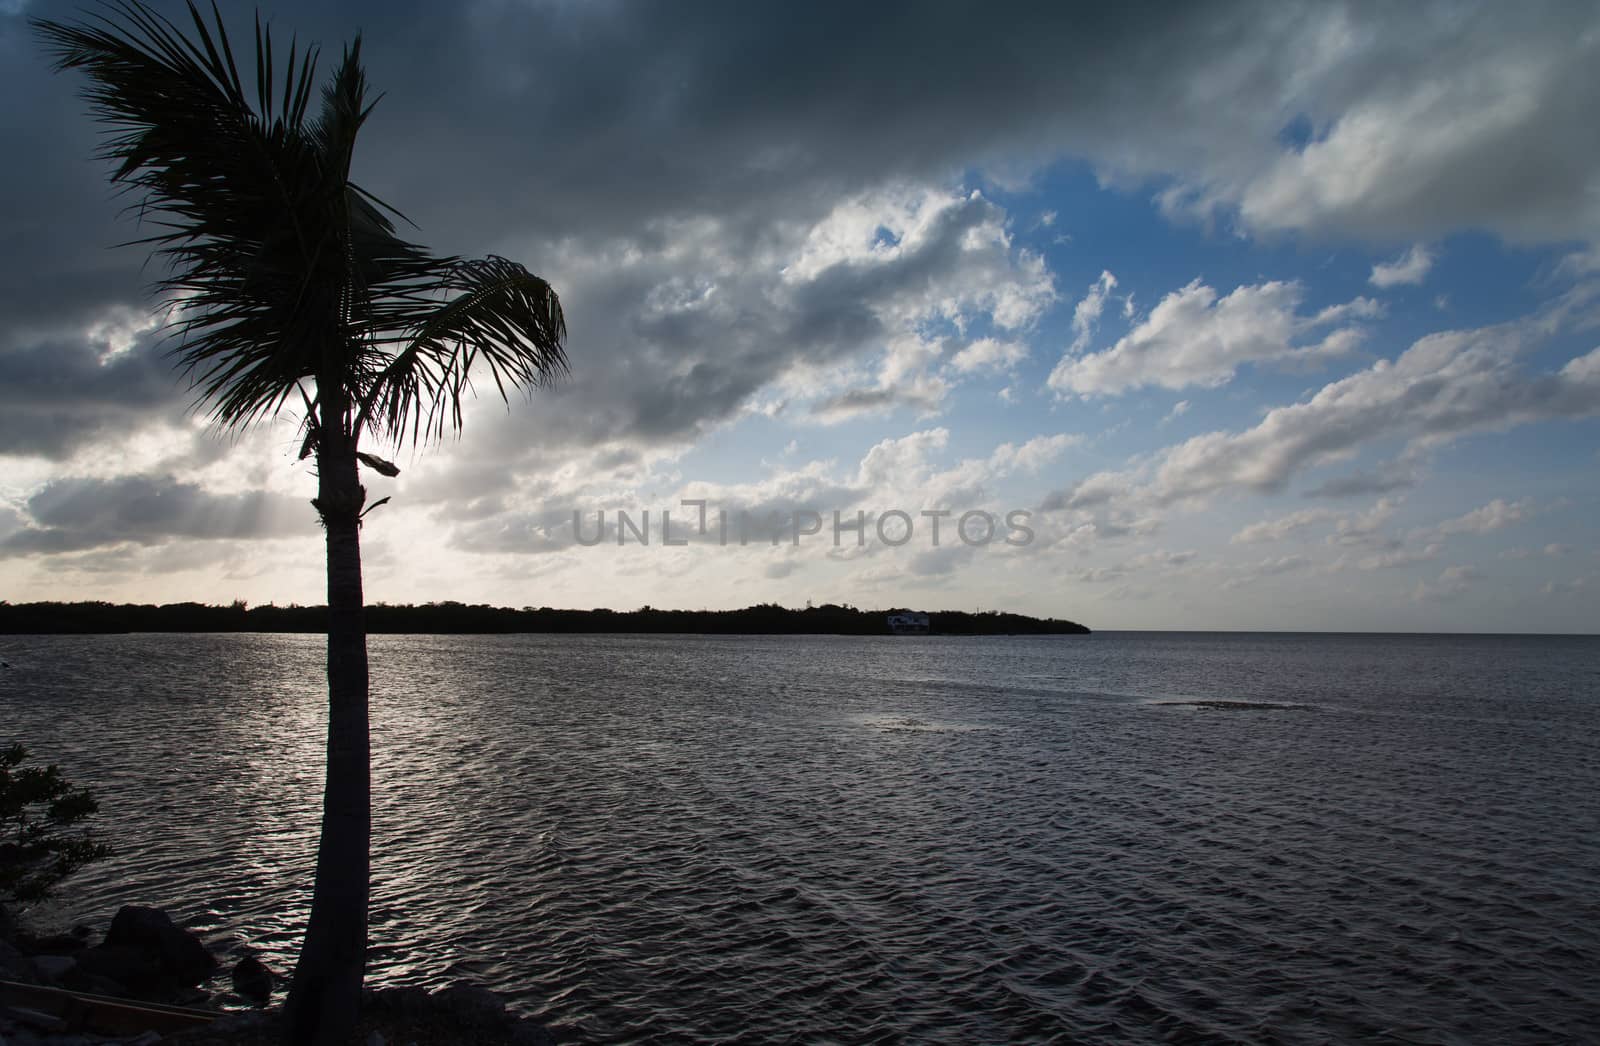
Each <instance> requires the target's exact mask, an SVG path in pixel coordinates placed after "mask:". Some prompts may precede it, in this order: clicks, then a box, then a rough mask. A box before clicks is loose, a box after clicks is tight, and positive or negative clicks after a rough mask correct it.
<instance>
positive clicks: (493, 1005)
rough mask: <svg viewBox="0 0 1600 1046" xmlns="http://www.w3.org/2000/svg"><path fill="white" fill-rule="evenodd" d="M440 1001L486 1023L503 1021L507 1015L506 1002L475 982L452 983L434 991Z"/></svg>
mask: <svg viewBox="0 0 1600 1046" xmlns="http://www.w3.org/2000/svg"><path fill="white" fill-rule="evenodd" d="M433 997H434V998H435V999H436V1000H438V1002H439V1003H440V1004H441V1005H443V1006H445V1007H446V1008H448V1009H450V1010H451V1011H453V1012H455V1013H459V1014H461V1015H462V1016H463V1017H469V1018H473V1019H476V1020H479V1021H483V1022H485V1023H488V1022H494V1021H501V1020H504V1019H505V1017H506V1003H505V1000H504V999H502V998H500V996H498V995H496V994H495V993H494V992H492V991H490V990H489V989H487V988H480V987H478V986H476V985H473V984H452V985H451V986H450V987H448V988H445V989H442V990H440V991H437V992H434V993H433Z"/></svg>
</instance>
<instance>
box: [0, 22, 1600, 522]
mask: <svg viewBox="0 0 1600 1046" xmlns="http://www.w3.org/2000/svg"><path fill="white" fill-rule="evenodd" d="M162 6H163V7H164V9H167V10H172V11H179V10H181V8H178V7H177V6H176V5H171V4H163V5H162ZM25 10H26V13H27V14H29V15H37V16H45V17H54V18H66V19H71V18H74V17H78V16H79V9H78V4H77V3H75V2H67V0H64V2H61V3H33V4H29V5H26V8H25ZM267 13H268V14H269V15H270V16H271V17H272V19H273V21H274V22H275V24H276V25H277V26H278V27H279V31H280V32H282V33H284V34H285V35H287V34H288V33H289V32H291V31H292V32H297V33H298V34H299V36H300V38H301V39H302V40H306V39H313V40H318V41H320V42H321V43H322V44H323V45H324V47H325V48H326V49H327V51H326V53H325V55H324V63H323V68H324V70H326V69H327V68H328V66H329V65H330V64H331V61H332V59H333V56H334V55H336V53H337V49H338V46H339V44H340V42H341V41H343V40H346V39H348V38H349V37H351V36H352V35H353V34H354V33H355V32H356V31H357V30H358V29H359V30H362V31H364V32H365V38H366V49H365V51H364V55H365V56H366V58H367V60H368V65H369V71H370V74H371V78H372V81H373V83H374V84H375V85H376V87H377V88H378V89H380V90H384V91H386V92H387V94H386V96H385V97H384V99H383V100H382V102H381V103H380V104H379V107H378V109H377V111H376V113H375V114H374V116H373V118H372V121H371V123H370V124H369V128H368V130H367V132H365V135H364V139H363V143H362V147H361V149H360V151H359V153H358V156H357V164H356V169H357V176H358V178H359V179H360V180H361V181H362V182H363V183H364V184H365V185H367V187H369V188H371V189H373V190H375V191H377V192H378V193H379V194H380V195H381V196H383V197H384V198H386V199H388V200H390V201H391V202H392V203H394V204H396V205H398V206H399V207H401V208H402V209H403V210H404V211H406V212H407V213H408V214H409V215H410V216H411V217H413V218H414V219H416V220H417V221H418V223H419V224H420V225H421V227H422V228H421V232H420V233H419V234H418V235H419V236H420V237H421V238H422V239H423V240H424V241H425V242H429V243H431V244H433V245H434V246H436V247H437V248H439V249H441V250H446V251H460V252H464V253H472V254H480V253H483V252H485V251H488V250H497V251H500V252H502V253H507V254H511V255H512V256H514V257H516V258H517V259H518V260H520V261H525V262H526V263H528V264H529V265H530V267H532V268H534V269H535V270H536V271H539V272H541V273H542V274H543V275H546V276H548V277H550V278H551V279H552V280H553V281H554V282H555V283H556V285H557V287H558V289H560V290H561V292H562V294H563V297H564V300H565V301H566V302H567V304H568V307H569V314H570V318H571V324H572V342H571V348H572V357H573V362H574V378H573V380H572V381H571V382H570V383H569V384H567V385H566V386H565V387H562V388H559V389H557V390H556V391H555V392H553V393H548V394H547V393H541V394H540V395H539V397H538V399H537V402H536V404H535V405H534V408H533V409H531V410H529V409H524V408H519V409H518V410H516V411H515V412H514V413H513V414H512V415H511V416H510V417H509V418H502V419H500V420H498V421H496V422H495V423H493V424H492V425H490V426H488V428H490V429H491V430H492V431H491V432H486V433H481V434H478V435H474V437H473V441H474V443H475V445H476V447H477V448H478V452H479V453H481V454H484V455H485V456H486V457H493V458H495V459H497V460H499V461H502V462H511V463H515V462H518V461H520V460H521V458H522V457H523V456H524V455H525V454H526V453H527V450H528V448H529V447H540V448H543V449H545V450H554V451H556V452H559V450H560V448H561V447H563V446H567V445H570V444H580V445H594V444H600V443H607V442H613V441H615V442H631V443H633V444H635V445H642V444H646V443H651V442H658V443H659V442H675V443H678V444H682V443H684V442H687V441H689V440H691V439H694V438H696V437H698V436H701V435H703V434H704V433H705V432H707V431H710V430H711V429H713V428H714V427H715V426H716V425H717V424H718V423H719V422H722V421H725V420H726V419H728V418H731V417H734V416H737V414H738V412H739V411H740V410H742V409H744V408H746V407H748V406H749V404H750V403H751V402H752V399H753V398H754V397H755V396H756V395H757V394H758V393H759V392H760V391H761V390H762V389H763V388H765V387H767V386H768V385H770V384H771V383H772V382H773V381H775V380H776V379H777V378H779V377H781V376H782V375H784V374H785V373H787V372H789V371H790V370H791V369H792V368H793V367H794V366H795V365H797V364H801V365H808V366H820V365H826V364H830V363H836V362H841V361H849V360H851V359H853V358H856V357H859V356H861V355H863V354H865V353H870V352H873V351H876V350H878V349H880V348H881V347H882V342H883V340H884V338H885V336H886V334H887V333H888V330H887V321H886V319H885V316H886V309H887V308H888V307H889V306H892V305H893V304H895V303H896V302H898V301H901V300H902V299H904V298H906V297H908V296H914V295H915V294H916V293H917V288H919V287H926V286H927V284H928V282H929V281H930V280H937V279H951V280H956V279H959V278H961V277H962V276H963V275H969V274H968V273H966V271H965V270H964V269H962V268H961V266H963V265H965V264H966V263H967V262H968V261H969V259H966V258H963V257H962V256H961V254H960V252H959V251H957V250H956V245H957V244H958V243H959V240H958V239H956V238H954V236H953V233H954V231H956V230H958V229H959V228H962V227H963V226H962V225H961V223H962V222H965V223H967V224H966V226H965V227H966V228H970V227H971V222H973V221H976V220H978V217H979V215H978V213H977V212H979V211H980V210H981V209H982V208H983V207H986V206H990V205H986V204H982V203H981V202H973V203H971V204H970V205H968V206H966V207H964V208H956V209H953V210H952V212H951V213H950V214H949V215H947V216H946V217H947V218H948V220H949V221H950V222H952V223H953V225H952V229H951V232H952V235H951V236H944V237H935V238H934V239H933V240H932V241H931V242H930V243H929V244H928V245H926V246H925V248H924V249H923V250H922V251H920V252H913V253H912V254H910V255H908V256H907V257H905V258H903V259H900V260H899V261H897V262H896V263H895V264H894V265H892V266H882V267H874V268H870V269H867V268H860V267H856V266H851V265H840V266H837V267H836V268H835V269H834V270H833V271H825V272H823V273H821V274H820V275H819V277H818V278H817V279H814V280H811V281H808V282H801V283H800V284H797V285H793V286H788V285H781V284H780V283H779V282H777V280H778V274H777V270H779V269H781V267H782V266H784V265H786V264H788V263H790V262H791V261H792V260H793V256H794V252H795V250H796V249H797V247H798V246H799V245H800V244H801V243H802V241H803V240H804V237H805V233H806V230H807V229H809V228H810V227H811V226H812V225H814V224H815V223H816V222H817V221H819V220H820V219H821V218H823V217H824V216H825V215H827V214H828V213H829V212H830V210H831V209H832V208H833V207H834V206H835V205H837V204H838V203H839V201H841V200H842V199H846V198H848V197H850V196H852V195H853V194H858V193H862V192H868V191H871V190H875V189H877V188H880V187H882V186H885V185H890V184H895V183H905V184H912V185H948V184H951V183H952V182H953V181H954V180H955V179H957V178H965V179H967V180H969V181H971V180H973V179H976V180H977V181H978V182H980V183H981V182H982V181H983V180H984V179H985V178H991V177H992V178H998V179H1004V180H1008V181H1011V182H1015V181H1018V180H1022V179H1025V178H1026V177H1027V176H1028V175H1030V174H1031V173H1033V172H1034V171H1036V170H1038V169H1039V168H1040V167H1041V166H1043V165H1046V164H1048V163H1050V162H1053V161H1055V160H1057V159H1061V158H1068V157H1071V158H1079V159H1083V160H1086V161H1087V162H1089V163H1090V164H1091V165H1093V166H1094V167H1095V168H1096V170H1098V171H1100V172H1101V173H1102V174H1103V175H1104V176H1105V177H1106V178H1108V179H1110V180H1112V181H1114V182H1115V183H1117V184H1120V185H1123V186H1127V187H1132V188H1136V189H1137V191H1139V192H1142V193H1151V192H1161V193H1162V197H1161V199H1162V205H1163V206H1164V207H1166V208H1167V209H1168V210H1169V211H1170V212H1171V213H1173V214H1175V215H1180V216H1184V217H1191V218H1197V219H1210V218H1215V217H1219V216H1220V217H1221V219H1222V220H1223V221H1224V222H1225V223H1229V224H1235V225H1237V226H1238V227H1239V228H1240V229H1241V230H1242V231H1244V232H1247V233H1277V232H1294V231H1309V232H1311V233H1314V234H1332V235H1335V236H1355V237H1371V238H1375V239H1378V240H1382V241H1384V242H1393V241H1395V240H1396V239H1397V238H1416V237H1428V236H1433V235H1438V234H1443V233H1447V232H1449V231H1452V230H1454V229H1457V228H1463V227H1465V228H1481V229H1486V230H1489V231H1490V232H1493V233H1496V234H1499V235H1502V236H1506V237H1510V238H1517V239H1540V238H1543V239H1572V238H1578V239H1593V238H1594V237H1595V236H1596V235H1597V233H1600V181H1597V179H1600V175H1597V174H1596V172H1600V138H1597V137H1596V136H1595V135H1594V134H1593V133H1592V115H1591V114H1592V113H1593V112H1594V111H1596V109H1597V108H1600V78H1597V77H1594V76H1593V74H1592V70H1593V68H1594V65H1595V58H1596V57H1597V56H1596V49H1597V48H1600V32H1597V31H1596V27H1597V24H1600V11H1597V9H1596V8H1595V7H1593V5H1586V4H1577V3H1573V4H1521V5H1510V4H1498V3H1484V4H1478V5H1468V4H1458V3H1444V4H1441V3H1417V4H1407V5H1391V4H1371V5H1369V4H1362V3H1345V4H1338V3H1329V4H1324V3H1309V2H1308V3H1303V4H1296V3H1287V2H1285V3H1279V2H1270V3H1269V2H1265V0H1251V2H1215V3H1205V4H1170V3H1143V4H1140V3H1119V4H1104V5H1101V6H1100V7H1098V8H1091V7H1087V6H1085V5H1074V4H1061V3H1039V4H1003V3H989V4H983V5H973V4H954V3H937V2H933V3H930V2H915V3H913V2H902V3H889V2H885V3H874V4H866V5H861V4H845V3H829V2H815V3H808V4H792V5H772V4H753V3H745V2H731V0H730V2H724V3H695V4H688V3H681V4H680V3H671V4H644V3H640V4H632V3H625V2H620V0H610V2H595V3H585V4H571V3H539V2H527V3H512V2H504V0H484V2H478V3H464V4H439V3H425V2H421V0H415V2H396V3H384V4H377V3H375V2H372V3H350V4H326V3H310V2H293V3H282V4H273V5H272V6H271V8H270V10H269V11H268V12H267ZM230 17H231V18H232V19H233V24H234V25H235V26H236V28H237V29H238V30H239V31H240V32H242V33H247V31H248V17H247V13H246V11H245V10H244V9H243V7H242V6H240V7H236V8H232V9H231V10H230ZM81 86H82V85H81V82H80V79H78V78H76V77H74V76H72V75H64V76H58V75H54V74H52V73H51V72H50V71H49V70H48V68H47V65H46V63H45V61H44V60H43V58H42V56H41V55H40V53H39V49H38V47H37V43H36V41H34V40H33V39H32V38H31V37H30V36H29V35H28V33H27V30H26V27H25V25H24V22H23V20H22V19H21V18H20V17H17V16H15V15H0V92H3V94H4V96H5V97H7V98H8V99H13V100H14V99H23V100H25V104H20V105H19V104H9V105H7V106H5V107H3V108H0V136H3V140H4V142H5V143H6V145H7V150H8V153H9V155H10V156H11V157H12V161H11V163H10V165H9V166H8V167H6V168H5V169H4V171H3V172H0V178H3V179H4V182H5V185H4V189H5V191H4V192H0V237H3V239H0V389H4V388H6V387H7V386H8V385H11V384H16V385H17V387H18V388H24V387H25V388H27V389H28V390H29V392H28V393H27V395H26V396H25V397H24V396H21V395H17V396H13V399H12V402H13V403H20V402H21V401H22V400H23V399H26V407H25V409H24V410H23V415H24V416H23V417H22V420H21V421H18V420H15V418H14V417H8V418H6V419H4V420H0V453H4V452H7V451H10V452H13V453H15V452H18V451H26V452H32V453H45V454H51V455H60V454H62V453H65V452H67V451H68V450H70V449H71V448H72V447H74V446H82V445H84V444H85V443H87V442H88V441H89V440H92V439H97V438H104V436H105V435H106V434H110V433H115V432H118V431H121V430H122V429H125V428H127V427H129V426H132V425H135V424H137V422H138V421H139V419H140V418H142V417H146V416H149V415H150V414H151V413H154V412H157V411H160V410H163V409H168V406H169V401H168V400H167V399H165V398H163V397H162V396H161V395H160V394H158V392H157V391H156V388H157V382H156V375H155V373H154V371H155V369H156V368H155V363H154V357H148V356H142V357H141V358H140V359H139V360H138V361H137V369H136V371H135V370H130V371H129V372H128V373H129V375H130V380H129V381H128V383H127V385H126V396H125V397H123V396H117V395H116V394H115V386H114V385H113V384H112V383H110V382H108V381H107V380H106V375H103V374H100V373H99V372H97V371H92V370H91V369H90V367H89V365H88V362H87V361H88V360H90V359H92V358H94V357H95V356H96V355H97V354H96V353H94V352H92V351H87V350H84V351H80V349H79V348H75V347H71V346H68V347H64V348H63V347H60V346H61V341H62V337H63V335H61V333H60V332H62V331H68V332H71V331H74V330H76V331H81V330H83V329H86V327H87V325H88V324H89V323H90V322H92V320H93V318H94V317H95V316H96V315H98V314H99V313H100V312H103V311H104V310H105V309H106V308H107V307H108V306H111V305H115V304H119V303H120V304H139V303H140V302H141V300H142V299H141V288H142V287H143V286H144V285H145V284H146V283H147V282H148V280H149V278H150V277H151V276H153V275H154V273H148V272H147V273H141V271H140V265H141V263H142V262H143V260H144V258H143V254H142V252H141V250H139V249H137V248H124V249H120V250H108V249H106V248H107V245H110V244H113V243H116V242H119V241H122V240H127V239H131V238H133V237H134V236H135V235H137V234H138V232H137V229H136V228H135V227H134V226H133V225H132V224H131V223H129V222H127V221H121V222H117V221H114V220H113V216H114V214H115V213H116V210H117V208H118V206H119V204H118V202H117V201H116V200H114V199H112V198H111V195H110V192H109V190H108V189H107V187H106V185H105V182H104V176H105V173H106V172H105V168H104V165H103V164H101V163H98V162H96V161H93V160H91V159H90V158H89V157H90V154H91V152H92V151H93V148H94V136H95V129H94V126H93V124H92V123H91V122H90V120H89V119H88V118H87V117H86V116H85V114H84V111H83V105H82V103H81V101H79V100H78V99H77V98H76V97H75V93H76V91H77V90H78V89H80V88H81ZM1286 129H1298V130H1297V131H1296V133H1294V134H1286V133H1285V131H1286ZM1424 146H1425V147H1424ZM697 223H699V224H697ZM696 237H698V242H690V243H687V244H686V242H685V241H689V240H694V239H695V238H696ZM607 252H615V255H616V257H618V258H619V259H620V258H623V257H627V258H629V259H632V260H631V261H628V262H627V263H626V264H623V263H621V262H619V263H618V264H616V265H603V266H597V265H594V264H593V263H592V262H591V261H588V260H589V259H593V258H596V257H601V256H609V255H608V254H607ZM707 272H709V273H711V274H712V276H711V277H708V279H709V280H710V281H711V282H714V283H715V284H716V288H717V294H716V296H715V298H714V299H713V303H712V306H710V307H707V308H704V309H698V308H688V307H677V306H663V305H662V304H661V303H660V302H659V301H658V300H657V297H658V296H659V292H661V290H662V289H663V288H669V289H670V288H672V287H674V286H676V282H677V281H686V282H688V283H690V284H693V283H694V282H695V281H696V280H697V279H699V278H700V277H701V276H702V275H703V274H704V273H707ZM941 274H942V275H941ZM985 275H986V276H987V277H988V278H991V279H992V278H1003V277H1004V275H1005V274H1004V273H998V276H997V273H996V271H995V270H994V268H993V266H992V265H991V267H990V269H989V270H987V271H986V273H985ZM653 295H656V296H657V297H653ZM41 330H49V331H51V332H54V333H52V334H50V335H49V336H48V337H47V336H45V335H42V334H40V333H39V331H41ZM47 342H48V343H50V344H51V345H55V346H56V348H47V347H46V343H47ZM86 353H87V354H86ZM52 355H53V356H54V358H55V359H57V360H58V361H59V366H60V368H61V369H60V372H59V375H60V379H61V380H60V381H59V382H55V383H52V382H50V381H48V380H45V379H44V376H43V372H42V371H41V370H40V369H39V368H40V367H41V366H43V365H45V364H46V363H47V362H48V360H49V359H50V358H51V357H52ZM134 366H135V364H134V362H129V363H126V364H125V363H122V362H121V361H115V362H114V364H113V367H115V368H123V367H129V368H133V367H134ZM85 383H87V387H91V388H92V389H99V390H103V391H104V396H103V397H100V398H97V396H99V395H100V394H99V393H96V392H92V391H91V392H90V393H89V394H88V395H85V394H84V391H83V389H84V387H85ZM904 393H905V390H904V389H900V388H889V387H885V388H882V389H867V390H855V391H853V392H852V391H845V392H843V393H839V392H837V390H835V391H834V392H833V395H835V396H843V397H850V396H856V397H858V398H859V397H862V396H878V397H882V398H884V399H885V400H886V401H893V400H894V399H895V397H896V396H897V395H898V396H899V397H900V401H901V402H907V401H908V400H907V399H906V397H905V396H904ZM177 398H179V399H181V394H180V395H179V396H178V397H177ZM840 403H844V400H840ZM845 405H846V406H848V405H849V404H845ZM7 413H8V414H10V413H13V412H12V411H8V412H7ZM494 471H495V470H494V469H493V468H492V467H489V468H485V469H484V470H483V473H484V475H485V476H493V475H494ZM467 493H468V494H470V493H473V492H467ZM1080 493H1081V492H1080Z"/></svg>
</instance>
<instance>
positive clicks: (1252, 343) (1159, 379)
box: [1049, 280, 1365, 396]
mask: <svg viewBox="0 0 1600 1046" xmlns="http://www.w3.org/2000/svg"><path fill="white" fill-rule="evenodd" d="M1304 297H1305V290H1304V288H1303V287H1302V286H1301V285H1300V284H1299V283H1296V282H1268V283H1262V284H1258V285H1254V286H1240V287H1238V288H1235V289H1234V290H1233V291H1232V292H1231V293H1229V294H1228V295H1226V296H1223V297H1219V296H1218V294H1217V292H1216V291H1215V290H1214V289H1212V288H1211V287H1208V286H1206V285H1205V284H1203V283H1201V282H1200V281H1199V280H1195V281H1193V282H1191V283H1189V284H1188V285H1187V286H1185V287H1183V288H1182V289H1181V290H1177V291H1174V292H1172V293H1171V294H1168V295H1167V296H1166V297H1164V298H1162V299H1161V301H1160V303H1159V304H1157V305H1156V307H1155V308H1154V309H1152V310H1151V311H1150V315H1149V316H1148V317H1146V318H1145V320H1144V322H1142V323H1140V324H1139V325H1138V326H1137V327H1135V328H1134V329H1133V330H1131V331H1129V332H1128V333H1127V334H1126V335H1124V336H1123V337H1122V338H1120V339H1118V340H1117V343H1116V344H1115V345H1113V346H1112V347H1111V348H1109V349H1106V350H1105V351H1103V352H1097V353H1091V354H1089V355H1087V356H1072V355H1068V356H1065V357H1063V358H1062V360H1061V362H1060V363H1059V364H1057V366H1056V368H1055V370H1053V371H1052V372H1051V373H1050V379H1049V384H1050V387H1051V388H1052V389H1054V390H1055V391H1056V392H1057V394H1059V395H1070V394H1076V395H1080V396H1090V395H1106V396H1114V395H1118V394H1120V393H1122V392H1125V391H1127V390H1129V389H1134V388H1139V387H1142V386H1148V385H1156V386H1159V387H1161V388H1167V389H1183V388H1188V387H1190V386H1195V385H1199V386H1216V385H1221V384H1223V383H1225V382H1227V381H1228V379H1230V378H1231V377H1233V375H1234V373H1235V372H1236V371H1237V370H1238V369H1239V367H1241V366H1243V365H1244V364H1247V363H1283V362H1290V361H1293V362H1307V361H1313V360H1320V359H1325V358H1327V357H1330V356H1338V355H1342V354H1344V353H1347V352H1349V351H1351V350H1352V349H1353V348H1355V346H1356V345H1357V344H1358V343H1359V342H1360V340H1361V338H1362V332H1361V330H1360V328H1357V327H1340V328H1338V329H1336V330H1334V331H1331V332H1329V333H1328V334H1327V335H1326V336H1324V337H1323V338H1322V339H1321V340H1320V341H1317V342H1315V343H1310V344H1307V343H1305V341H1304V338H1305V336H1306V335H1307V334H1308V333H1310V332H1311V331H1312V329H1313V328H1315V327H1317V326H1319V325H1321V324H1322V323H1324V322H1326V320H1324V318H1323V317H1325V316H1326V317H1329V318H1331V319H1333V320H1342V319H1344V318H1345V317H1346V316H1348V315H1352V314H1354V313H1358V312H1360V311H1361V309H1360V308H1359V307H1357V306H1356V304H1355V303H1351V305H1349V306H1346V307H1344V308H1343V309H1342V310H1340V309H1334V310H1327V311H1325V312H1324V313H1323V314H1322V315H1320V316H1316V317H1306V316H1301V315H1299V313H1298V310H1299V307H1300V305H1301V303H1302V301H1303V300H1304ZM1085 300H1086V301H1087V299H1085ZM1358 301H1360V302H1364V301H1365V299H1358ZM1080 307H1081V305H1080ZM1075 322H1076V321H1075Z"/></svg>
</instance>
